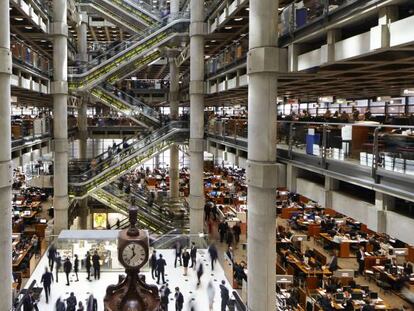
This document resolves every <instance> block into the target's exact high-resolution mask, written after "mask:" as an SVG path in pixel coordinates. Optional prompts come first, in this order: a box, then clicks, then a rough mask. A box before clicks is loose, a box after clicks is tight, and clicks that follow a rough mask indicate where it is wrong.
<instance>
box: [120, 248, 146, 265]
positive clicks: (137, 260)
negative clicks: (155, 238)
mask: <svg viewBox="0 0 414 311" xmlns="http://www.w3.org/2000/svg"><path fill="white" fill-rule="evenodd" d="M146 258H147V252H146V250H145V248H144V246H142V245H141V244H138V243H129V244H127V246H125V247H124V249H123V250H122V260H123V262H124V263H125V265H127V266H128V267H131V268H136V267H141V266H143V265H144V264H145V259H146Z"/></svg>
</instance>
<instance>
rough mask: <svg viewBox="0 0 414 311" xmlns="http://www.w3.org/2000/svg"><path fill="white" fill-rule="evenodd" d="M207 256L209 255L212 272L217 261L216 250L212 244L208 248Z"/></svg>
mask: <svg viewBox="0 0 414 311" xmlns="http://www.w3.org/2000/svg"><path fill="white" fill-rule="evenodd" d="M208 254H209V255H210V259H211V271H214V263H215V262H216V261H217V259H218V253H217V248H216V246H215V245H214V244H211V245H210V247H209V248H208Z"/></svg>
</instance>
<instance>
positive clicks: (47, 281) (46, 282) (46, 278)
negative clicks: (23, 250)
mask: <svg viewBox="0 0 414 311" xmlns="http://www.w3.org/2000/svg"><path fill="white" fill-rule="evenodd" d="M52 282H53V273H52V272H49V270H48V269H47V268H46V269H45V273H43V275H42V279H41V280H40V283H43V287H44V289H45V295H46V303H49V296H50V285H51V284H52Z"/></svg>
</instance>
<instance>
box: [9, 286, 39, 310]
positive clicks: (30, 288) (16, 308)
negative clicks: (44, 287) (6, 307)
mask: <svg viewBox="0 0 414 311" xmlns="http://www.w3.org/2000/svg"><path fill="white" fill-rule="evenodd" d="M35 285H36V280H33V281H32V283H30V285H29V287H28V288H27V289H24V290H25V293H24V294H23V297H22V298H21V299H20V300H19V303H18V304H17V306H16V307H14V308H13V310H14V311H20V310H21V308H22V307H23V303H24V300H25V298H26V297H27V295H28V294H29V292H30V291H31V290H32V289H33V288H34V286H35Z"/></svg>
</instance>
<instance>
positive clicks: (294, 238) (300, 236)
mask: <svg viewBox="0 0 414 311" xmlns="http://www.w3.org/2000/svg"><path fill="white" fill-rule="evenodd" d="M307 238H308V236H307V235H306V234H295V235H294V236H292V242H302V241H306V240H307Z"/></svg>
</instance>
